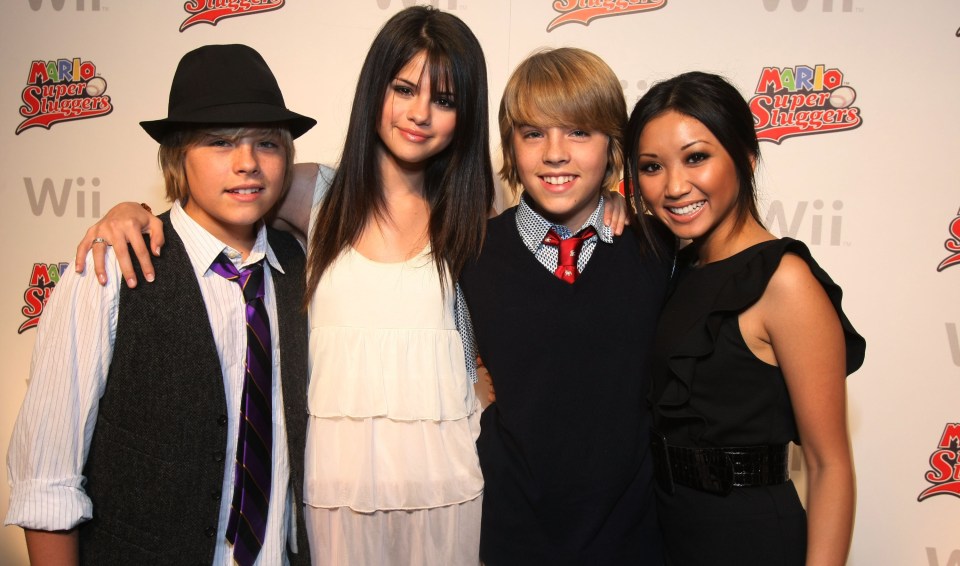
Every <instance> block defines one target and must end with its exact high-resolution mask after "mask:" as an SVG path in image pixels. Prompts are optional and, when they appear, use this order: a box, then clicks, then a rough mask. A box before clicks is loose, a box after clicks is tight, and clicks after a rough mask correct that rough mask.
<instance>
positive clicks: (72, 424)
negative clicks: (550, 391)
mask: <svg viewBox="0 0 960 566" xmlns="http://www.w3.org/2000/svg"><path fill="white" fill-rule="evenodd" d="M315 123H316V122H315V121H314V120H313V119H311V118H307V117H305V116H301V115H299V114H296V113H294V112H291V111H289V110H287V108H286V107H285V105H284V102H283V96H282V94H281V92H280V88H279V86H278V85H277V82H276V79H275V78H274V76H273V73H272V72H271V71H270V69H269V67H268V66H267V64H266V63H265V62H264V60H263V58H262V57H261V56H260V55H259V53H257V52H256V51H254V50H253V49H251V48H249V47H247V46H244V45H208V46H204V47H200V48H199V49H196V50H194V51H191V52H189V53H187V54H186V55H185V56H184V57H183V59H181V61H180V64H179V66H178V67H177V71H176V74H175V75H174V78H173V84H172V86H171V89H170V103H169V110H168V116H167V118H165V119H162V120H154V121H149V122H141V126H142V127H143V128H144V130H146V131H147V133H148V134H149V135H150V136H151V137H152V138H153V139H155V140H157V141H158V142H160V152H159V158H160V165H161V169H162V171H163V176H164V180H165V184H166V191H167V196H168V198H169V199H170V200H171V201H172V203H173V206H172V208H171V209H170V210H169V211H168V212H166V213H164V214H162V215H161V219H162V222H163V229H164V238H165V240H166V242H167V245H166V246H165V248H164V253H163V256H162V257H158V258H155V260H154V266H155V268H156V271H157V273H158V274H159V273H162V277H158V278H157V281H156V282H155V283H153V284H151V285H145V286H140V287H138V288H135V289H130V288H127V287H126V286H124V285H123V284H122V282H121V277H120V271H119V267H118V266H117V262H116V259H115V257H114V255H113V251H112V249H108V250H107V265H108V266H109V271H110V277H109V279H108V283H107V285H106V286H104V287H102V286H101V285H100V284H99V283H98V282H97V281H96V280H95V278H94V277H93V276H92V274H91V275H90V276H87V275H78V274H76V273H75V272H74V270H72V269H67V270H66V271H65V272H64V276H63V278H62V279H61V280H60V282H59V283H58V284H57V289H56V293H54V294H53V295H52V297H51V299H50V301H49V302H48V304H47V306H46V309H45V312H44V317H43V320H42V321H41V323H40V326H39V330H38V334H37V341H36V345H35V349H34V357H33V363H32V367H31V376H30V377H31V379H30V386H29V388H28V391H27V395H26V398H25V399H24V403H23V406H22V408H21V410H20V414H19V416H18V418H17V422H16V425H15V428H14V433H13V438H12V440H11V443H10V451H9V456H8V469H9V472H10V482H11V486H12V489H11V501H10V508H9V512H8V514H7V517H6V524H16V525H19V526H21V527H23V528H24V529H25V532H26V538H27V546H28V550H29V553H30V559H31V562H32V563H33V564H34V565H36V564H43V563H50V564H70V563H76V562H77V561H78V559H79V562H80V563H86V564H138V565H147V564H158V565H159V564H174V563H176V564H183V563H191V564H223V565H226V564H233V562H234V561H235V562H236V563H238V564H241V565H248V564H261V565H270V564H287V563H290V564H306V563H308V562H309V552H308V549H307V547H306V545H307V543H306V537H305V534H306V529H305V527H304V525H303V512H302V509H301V505H300V502H301V501H302V489H301V488H302V480H303V446H304V436H305V433H306V417H307V413H306V406H305V399H306V393H307V388H306V387H307V384H306V381H307V340H306V330H307V326H306V319H305V315H304V310H303V308H302V301H303V294H304V281H305V277H304V257H303V251H302V248H301V247H300V245H299V244H298V243H297V242H296V241H295V240H294V239H293V238H292V237H290V236H288V235H286V234H284V233H281V232H274V231H272V230H269V229H267V228H266V227H265V226H264V223H263V222H262V220H261V219H262V217H263V216H264V215H265V214H266V213H267V212H268V211H269V210H270V209H271V207H272V206H273V205H274V203H276V202H277V200H278V198H279V197H280V196H281V195H282V194H283V192H284V191H285V190H286V188H287V186H288V184H289V181H290V178H291V176H290V174H289V173H290V169H291V167H292V163H293V153H294V151H293V139H294V138H296V137H298V136H300V135H301V134H303V133H304V132H306V131H307V130H309V129H310V128H311V127H312V126H313V125H314V124H315ZM96 243H97V244H103V245H105V246H109V245H110V244H109V242H105V241H102V240H99V241H97V242H96ZM140 275H142V274H140ZM281 343H282V344H283V351H282V355H281V352H280V344H281Z"/></svg>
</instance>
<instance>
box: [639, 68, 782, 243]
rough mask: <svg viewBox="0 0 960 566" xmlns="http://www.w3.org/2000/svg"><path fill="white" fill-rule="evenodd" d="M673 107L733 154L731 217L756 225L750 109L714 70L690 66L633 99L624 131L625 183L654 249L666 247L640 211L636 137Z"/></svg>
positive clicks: (756, 151)
mask: <svg viewBox="0 0 960 566" xmlns="http://www.w3.org/2000/svg"><path fill="white" fill-rule="evenodd" d="M671 110H672V111H674V112H679V113H680V114H684V115H686V116H690V117H691V118H695V119H696V120H698V121H699V122H700V123H701V124H703V125H704V126H706V127H707V129H708V130H710V133H712V134H713V135H714V137H716V138H717V141H719V142H720V145H722V146H723V148H724V149H725V150H726V152H727V153H728V154H729V155H730V158H731V159H732V160H733V166H734V169H735V170H736V172H737V180H738V182H739V185H740V191H739V194H738V195H737V222H738V223H742V222H743V221H744V220H746V218H747V214H750V216H752V217H753V218H754V219H755V220H756V221H757V222H758V223H760V225H761V226H763V221H761V220H760V212H759V211H758V210H757V199H756V194H757V191H756V184H755V182H754V175H753V164H754V163H755V162H758V161H759V160H760V142H759V141H757V133H756V130H754V122H753V113H752V112H751V111H750V106H749V105H748V104H747V102H746V101H745V100H744V99H743V96H742V95H741V94H740V92H739V91H737V89H736V88H735V87H734V86H733V85H731V84H730V83H729V82H727V81H726V80H725V79H724V78H723V77H721V76H719V75H713V74H710V73H702V72H699V71H693V72H689V73H683V74H682V75H677V76H675V77H673V78H672V79H668V80H666V81H662V82H659V83H657V84H655V85H654V86H653V87H652V88H651V89H650V90H648V91H647V93H646V94H644V95H643V97H642V98H641V99H640V100H639V101H637V105H636V106H634V107H633V112H631V113H630V121H629V122H628V123H627V134H626V144H625V148H626V149H625V151H626V163H627V166H626V172H625V173H626V176H627V181H628V184H627V186H629V187H632V188H633V194H634V199H635V201H636V204H637V212H638V216H639V217H640V222H639V224H640V231H641V233H642V234H643V236H644V239H645V240H646V241H647V243H649V244H650V247H651V248H653V250H654V251H655V252H657V254H658V255H660V256H664V255H666V254H669V253H671V252H672V249H669V250H668V249H666V246H665V242H664V241H663V239H662V238H659V237H658V236H657V230H656V228H655V227H654V225H653V223H654V222H657V220H656V219H654V218H653V217H651V216H650V215H649V214H645V209H644V206H643V200H642V198H641V196H640V185H639V179H640V177H639V175H638V163H639V149H640V148H639V142H640V134H641V133H642V132H643V128H645V127H646V125H647V124H648V123H649V122H650V121H651V120H653V119H654V118H656V117H658V116H660V115H661V114H663V113H665V112H669V111H671Z"/></svg>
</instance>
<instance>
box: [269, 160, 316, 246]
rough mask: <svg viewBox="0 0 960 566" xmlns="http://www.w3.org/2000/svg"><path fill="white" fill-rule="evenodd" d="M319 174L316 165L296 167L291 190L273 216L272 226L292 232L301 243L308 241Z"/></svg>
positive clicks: (302, 164)
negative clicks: (311, 212)
mask: <svg viewBox="0 0 960 566" xmlns="http://www.w3.org/2000/svg"><path fill="white" fill-rule="evenodd" d="M319 172H320V167H319V166H318V165H317V164H316V163H297V164H296V165H294V166H293V181H292V182H291V183H290V190H288V191H287V194H285V195H283V198H282V199H281V200H280V202H279V203H277V207H276V208H275V209H274V212H273V214H272V215H271V219H270V225H271V226H273V227H274V228H277V229H278V230H285V231H287V232H290V233H291V234H293V235H294V236H296V237H297V239H299V240H300V241H301V242H305V241H306V239H307V231H308V229H309V228H310V209H311V207H312V206H313V193H314V189H315V187H316V185H317V175H318V174H319Z"/></svg>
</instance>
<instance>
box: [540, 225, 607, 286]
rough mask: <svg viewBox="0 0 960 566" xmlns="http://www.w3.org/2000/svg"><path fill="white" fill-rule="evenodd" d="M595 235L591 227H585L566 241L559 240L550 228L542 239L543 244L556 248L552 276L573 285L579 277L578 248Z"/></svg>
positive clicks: (595, 232) (558, 236)
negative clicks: (555, 265) (554, 269)
mask: <svg viewBox="0 0 960 566" xmlns="http://www.w3.org/2000/svg"><path fill="white" fill-rule="evenodd" d="M596 235H597V231H596V230H594V229H593V227H587V228H584V229H583V230H581V231H580V232H578V233H576V234H574V235H573V236H570V237H569V238H567V239H566V240H563V239H561V238H560V235H559V234H557V232H556V231H555V230H554V229H553V228H550V230H549V231H548V232H547V235H546V236H545V237H544V238H543V243H544V244H546V245H548V246H556V247H557V270H556V271H554V272H553V274H554V275H556V276H557V277H559V278H560V279H563V280H564V281H566V282H567V283H573V282H574V281H576V280H577V276H578V275H580V271H579V270H577V258H578V257H580V248H582V247H583V243H584V242H586V241H587V240H589V239H590V238H592V237H594V236H596Z"/></svg>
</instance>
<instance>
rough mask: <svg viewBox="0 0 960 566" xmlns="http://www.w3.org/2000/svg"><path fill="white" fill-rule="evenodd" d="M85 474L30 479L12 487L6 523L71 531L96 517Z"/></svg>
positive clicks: (37, 528) (27, 527) (41, 528)
mask: <svg viewBox="0 0 960 566" xmlns="http://www.w3.org/2000/svg"><path fill="white" fill-rule="evenodd" d="M82 483H83V478H66V479H62V480H59V481H49V480H28V481H22V482H17V483H15V484H13V485H12V487H11V489H10V508H9V509H8V510H7V517H6V519H5V520H4V525H17V526H19V527H22V528H24V529H35V530H40V531H67V530H70V529H72V528H74V527H76V526H77V525H79V524H80V523H82V522H84V521H89V520H90V519H92V518H93V502H92V501H90V498H89V497H88V496H87V494H86V493H85V492H84V491H83V488H82V487H81V485H82Z"/></svg>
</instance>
